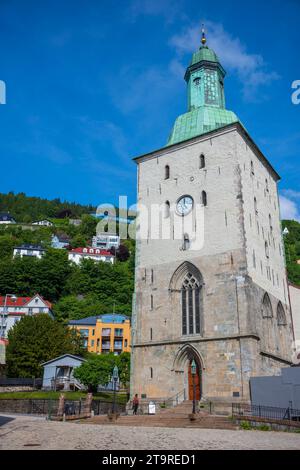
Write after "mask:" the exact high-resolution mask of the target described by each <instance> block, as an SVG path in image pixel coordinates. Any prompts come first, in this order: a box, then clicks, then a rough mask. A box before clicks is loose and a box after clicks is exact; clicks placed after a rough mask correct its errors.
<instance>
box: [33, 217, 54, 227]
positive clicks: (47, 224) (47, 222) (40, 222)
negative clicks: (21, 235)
mask: <svg viewBox="0 0 300 470" xmlns="http://www.w3.org/2000/svg"><path fill="white" fill-rule="evenodd" d="M31 225H42V226H44V227H53V225H54V224H53V222H50V220H47V219H44V220H38V221H36V222H32V224H31Z"/></svg>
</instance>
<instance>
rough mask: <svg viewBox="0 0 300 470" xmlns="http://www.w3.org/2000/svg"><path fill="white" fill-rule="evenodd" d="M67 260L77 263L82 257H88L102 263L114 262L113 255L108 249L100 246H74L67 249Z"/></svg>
mask: <svg viewBox="0 0 300 470" xmlns="http://www.w3.org/2000/svg"><path fill="white" fill-rule="evenodd" d="M68 258H69V261H73V262H74V263H76V264H79V263H80V261H81V260H82V259H85V258H89V259H92V260H93V261H103V262H104V263H111V264H114V262H115V257H114V255H113V254H111V253H110V252H109V251H106V250H101V249H100V248H91V247H87V248H74V249H73V250H70V251H69V255H68Z"/></svg>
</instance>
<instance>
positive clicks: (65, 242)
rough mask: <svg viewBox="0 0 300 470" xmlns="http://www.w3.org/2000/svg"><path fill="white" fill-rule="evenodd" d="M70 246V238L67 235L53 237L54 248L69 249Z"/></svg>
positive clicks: (52, 244)
mask: <svg viewBox="0 0 300 470" xmlns="http://www.w3.org/2000/svg"><path fill="white" fill-rule="evenodd" d="M69 245H70V237H68V236H67V235H52V238H51V246H52V248H58V249H62V248H68V247H69Z"/></svg>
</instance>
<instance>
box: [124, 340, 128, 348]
mask: <svg viewBox="0 0 300 470" xmlns="http://www.w3.org/2000/svg"><path fill="white" fill-rule="evenodd" d="M127 343H128V342H127V339H125V340H124V348H127Z"/></svg>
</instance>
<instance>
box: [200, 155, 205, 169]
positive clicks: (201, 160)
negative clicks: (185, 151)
mask: <svg viewBox="0 0 300 470" xmlns="http://www.w3.org/2000/svg"><path fill="white" fill-rule="evenodd" d="M202 168H205V156H204V155H203V153H202V154H201V155H200V170H201V169H202Z"/></svg>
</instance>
